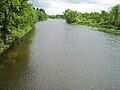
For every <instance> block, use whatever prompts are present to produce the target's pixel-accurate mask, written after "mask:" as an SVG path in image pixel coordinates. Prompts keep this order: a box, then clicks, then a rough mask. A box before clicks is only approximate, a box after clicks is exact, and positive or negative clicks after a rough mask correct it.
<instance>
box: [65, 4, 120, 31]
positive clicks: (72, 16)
mask: <svg viewBox="0 0 120 90" xmlns="http://www.w3.org/2000/svg"><path fill="white" fill-rule="evenodd" d="M64 18H65V20H66V22H67V23H74V24H83V25H89V26H94V27H102V28H108V29H116V30H120V4H118V5H116V6H113V7H112V8H111V10H110V11H109V12H106V11H101V13H98V12H92V13H80V12H76V11H72V10H70V9H68V10H65V12H64Z"/></svg>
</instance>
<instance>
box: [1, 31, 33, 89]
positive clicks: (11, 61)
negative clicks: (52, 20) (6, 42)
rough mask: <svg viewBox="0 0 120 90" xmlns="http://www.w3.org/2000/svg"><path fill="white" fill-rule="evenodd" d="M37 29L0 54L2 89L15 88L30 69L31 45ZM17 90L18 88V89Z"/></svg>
mask: <svg viewBox="0 0 120 90" xmlns="http://www.w3.org/2000/svg"><path fill="white" fill-rule="evenodd" d="M34 33H35V30H32V31H30V32H29V33H28V34H27V35H26V36H24V37H23V38H22V39H21V40H19V42H17V43H16V44H15V45H13V47H11V48H10V49H9V51H6V52H5V53H4V54H2V55H1V56H0V65H1V70H0V90H13V88H14V87H16V86H17V83H18V82H19V80H20V79H21V78H22V76H23V73H25V72H26V70H28V65H27V64H29V58H30V57H29V47H30V43H31V42H32V39H31V38H32V37H33V36H34ZM16 90H17V89H16Z"/></svg>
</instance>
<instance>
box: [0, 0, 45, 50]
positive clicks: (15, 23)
mask: <svg viewBox="0 0 120 90" xmlns="http://www.w3.org/2000/svg"><path fill="white" fill-rule="evenodd" d="M46 19H47V14H46V13H45V10H44V9H37V10H36V9H35V8H34V7H33V6H32V5H31V4H30V3H28V0H1V1H0V40H1V41H3V42H0V49H2V47H4V46H5V45H6V44H8V45H9V43H11V42H12V41H14V40H16V39H18V38H21V37H22V36H23V35H25V34H26V33H27V32H29V31H30V29H31V26H32V24H33V22H36V21H42V20H46Z"/></svg>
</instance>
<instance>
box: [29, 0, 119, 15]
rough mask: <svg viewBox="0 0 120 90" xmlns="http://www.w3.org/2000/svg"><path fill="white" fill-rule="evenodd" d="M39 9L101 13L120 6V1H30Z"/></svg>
mask: <svg viewBox="0 0 120 90" xmlns="http://www.w3.org/2000/svg"><path fill="white" fill-rule="evenodd" d="M30 3H32V4H33V5H34V6H35V7H37V8H43V9H45V10H46V13H48V14H50V15H52V14H62V13H63V12H64V11H65V10H66V9H72V10H77V11H79V12H100V11H101V10H108V8H110V7H112V6H114V5H116V4H120V0H30Z"/></svg>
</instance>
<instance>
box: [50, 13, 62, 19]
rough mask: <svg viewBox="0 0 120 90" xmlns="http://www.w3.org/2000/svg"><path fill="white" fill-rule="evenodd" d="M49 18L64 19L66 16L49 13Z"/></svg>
mask: <svg viewBox="0 0 120 90" xmlns="http://www.w3.org/2000/svg"><path fill="white" fill-rule="evenodd" d="M49 18H51V19H63V18H64V15H59V14H57V15H49Z"/></svg>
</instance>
